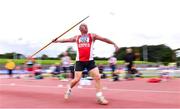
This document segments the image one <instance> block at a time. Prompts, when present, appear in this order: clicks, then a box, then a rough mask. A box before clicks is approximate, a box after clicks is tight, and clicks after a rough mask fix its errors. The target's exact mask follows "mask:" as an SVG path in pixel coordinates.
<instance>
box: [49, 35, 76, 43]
mask: <svg viewBox="0 0 180 109" xmlns="http://www.w3.org/2000/svg"><path fill="white" fill-rule="evenodd" d="M76 38H77V36H74V37H71V38H67V39H59V40H58V39H54V40H52V42H54V43H66V42H76Z"/></svg>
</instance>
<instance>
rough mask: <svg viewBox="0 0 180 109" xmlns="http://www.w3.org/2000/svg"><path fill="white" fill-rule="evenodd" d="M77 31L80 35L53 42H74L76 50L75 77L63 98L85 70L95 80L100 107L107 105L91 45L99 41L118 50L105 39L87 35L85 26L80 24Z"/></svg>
mask: <svg viewBox="0 0 180 109" xmlns="http://www.w3.org/2000/svg"><path fill="white" fill-rule="evenodd" d="M79 30H80V32H81V34H80V35H76V36H74V37H72V38H68V39H60V40H57V39H54V40H53V42H54V43H65V42H75V43H76V44H77V48H78V50H77V56H76V63H75V77H74V79H72V80H71V82H70V84H69V86H68V89H67V91H66V92H65V95H64V98H65V99H68V98H69V96H70V94H71V89H72V88H73V87H74V86H75V85H76V84H77V83H78V82H79V81H80V79H81V77H82V71H83V70H84V69H85V68H86V69H87V70H88V71H89V73H90V75H92V77H93V79H94V80H95V87H96V98H97V101H98V103H99V104H102V105H106V104H108V101H107V100H106V99H105V97H104V96H103V94H102V87H101V82H100V79H101V77H100V73H99V70H98V67H97V66H96V65H95V62H94V59H93V44H94V42H95V40H100V41H103V42H106V43H108V44H112V45H114V47H115V50H116V51H117V50H118V49H119V48H118V46H117V45H116V44H115V43H114V42H113V41H111V40H109V39H107V38H103V37H101V36H99V35H96V34H93V33H88V27H87V25H86V24H81V25H80V26H79Z"/></svg>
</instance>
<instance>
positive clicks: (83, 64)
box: [75, 60, 96, 71]
mask: <svg viewBox="0 0 180 109" xmlns="http://www.w3.org/2000/svg"><path fill="white" fill-rule="evenodd" d="M95 67H96V65H95V62H94V60H91V61H76V64H75V71H83V70H84V69H85V68H86V69H87V70H88V71H90V70H92V69H93V68H95Z"/></svg>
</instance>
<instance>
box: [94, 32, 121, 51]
mask: <svg viewBox="0 0 180 109" xmlns="http://www.w3.org/2000/svg"><path fill="white" fill-rule="evenodd" d="M93 39H94V41H95V40H100V41H103V42H106V43H108V44H112V45H114V47H115V50H116V51H118V50H119V47H118V46H117V45H116V44H115V43H114V42H113V41H111V40H110V39H108V38H104V37H101V36H99V35H97V34H93Z"/></svg>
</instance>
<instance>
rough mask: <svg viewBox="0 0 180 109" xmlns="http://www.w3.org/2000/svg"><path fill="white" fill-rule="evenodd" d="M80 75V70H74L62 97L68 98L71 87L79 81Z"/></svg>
mask: <svg viewBox="0 0 180 109" xmlns="http://www.w3.org/2000/svg"><path fill="white" fill-rule="evenodd" d="M81 76H82V72H81V71H76V72H75V77H74V79H72V80H71V82H70V84H69V86H68V89H67V91H66V92H65V95H64V98H65V99H68V98H69V96H70V94H71V89H72V88H73V87H74V86H75V85H76V84H77V83H78V82H79V80H80V79H81Z"/></svg>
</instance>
